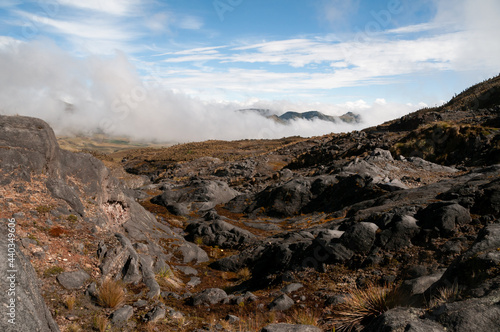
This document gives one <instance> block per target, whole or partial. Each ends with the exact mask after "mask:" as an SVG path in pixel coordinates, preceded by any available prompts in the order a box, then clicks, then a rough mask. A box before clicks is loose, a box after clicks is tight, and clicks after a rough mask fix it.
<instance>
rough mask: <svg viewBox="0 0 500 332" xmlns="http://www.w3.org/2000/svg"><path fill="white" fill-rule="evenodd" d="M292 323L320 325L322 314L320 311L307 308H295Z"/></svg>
mask: <svg viewBox="0 0 500 332" xmlns="http://www.w3.org/2000/svg"><path fill="white" fill-rule="evenodd" d="M291 316H292V320H291V323H293V324H301V325H312V326H318V325H319V320H320V318H321V315H320V313H319V312H316V311H314V310H311V309H309V308H306V309H304V310H298V309H295V310H294V311H293V313H292V315H291Z"/></svg>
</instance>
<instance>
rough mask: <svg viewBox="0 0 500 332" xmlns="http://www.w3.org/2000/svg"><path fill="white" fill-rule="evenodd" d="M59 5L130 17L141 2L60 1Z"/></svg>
mask: <svg viewBox="0 0 500 332" xmlns="http://www.w3.org/2000/svg"><path fill="white" fill-rule="evenodd" d="M58 3H59V4H61V5H64V6H69V7H74V8H76V9H85V10H91V11H94V12H101V13H105V14H110V15H116V16H129V15H133V14H135V10H136V9H137V7H138V6H139V5H140V3H141V2H140V1H139V0H106V1H102V0H85V1H81V0H58Z"/></svg>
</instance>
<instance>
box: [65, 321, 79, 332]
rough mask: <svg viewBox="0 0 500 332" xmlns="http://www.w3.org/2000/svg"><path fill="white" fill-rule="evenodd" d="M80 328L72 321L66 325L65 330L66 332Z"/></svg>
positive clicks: (76, 330) (74, 331)
mask: <svg viewBox="0 0 500 332" xmlns="http://www.w3.org/2000/svg"><path fill="white" fill-rule="evenodd" d="M81 330H82V329H81V328H80V326H79V325H78V324H76V323H73V324H71V325H68V326H67V327H66V331H67V332H80V331H81Z"/></svg>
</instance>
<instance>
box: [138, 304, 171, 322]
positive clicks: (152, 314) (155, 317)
mask: <svg viewBox="0 0 500 332" xmlns="http://www.w3.org/2000/svg"><path fill="white" fill-rule="evenodd" d="M166 313H167V311H166V310H165V308H163V307H161V306H156V307H154V308H153V309H151V310H150V311H148V312H147V313H146V314H145V315H144V317H143V319H142V320H143V321H144V322H145V323H156V322H157V321H159V320H161V319H163V318H165V315H166Z"/></svg>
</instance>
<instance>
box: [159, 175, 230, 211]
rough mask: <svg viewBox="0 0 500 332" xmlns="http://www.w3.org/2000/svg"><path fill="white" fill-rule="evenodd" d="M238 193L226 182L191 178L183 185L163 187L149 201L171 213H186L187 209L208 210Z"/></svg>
mask: <svg viewBox="0 0 500 332" xmlns="http://www.w3.org/2000/svg"><path fill="white" fill-rule="evenodd" d="M238 194H239V193H238V192H237V191H236V190H234V189H232V188H230V187H229V186H228V185H227V183H226V182H222V181H207V180H192V181H190V182H189V183H187V184H186V185H184V186H181V187H175V188H167V189H165V190H164V192H163V194H161V195H159V196H156V197H154V198H153V199H151V202H152V203H154V204H158V205H163V206H165V207H166V208H167V209H169V211H170V212H171V213H173V214H176V215H186V214H187V213H188V212H189V211H196V212H197V211H208V210H210V209H212V208H214V207H215V206H216V205H217V204H221V203H226V202H228V201H230V200H231V199H233V198H234V197H236V196H237V195H238Z"/></svg>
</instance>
